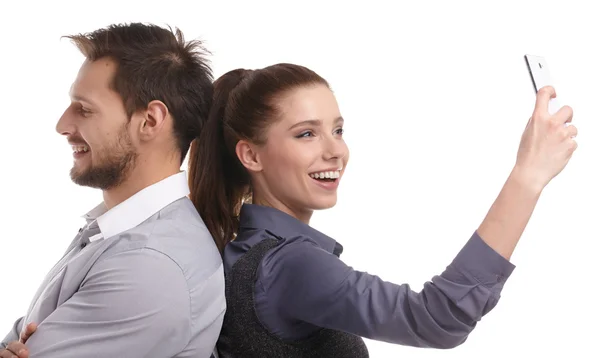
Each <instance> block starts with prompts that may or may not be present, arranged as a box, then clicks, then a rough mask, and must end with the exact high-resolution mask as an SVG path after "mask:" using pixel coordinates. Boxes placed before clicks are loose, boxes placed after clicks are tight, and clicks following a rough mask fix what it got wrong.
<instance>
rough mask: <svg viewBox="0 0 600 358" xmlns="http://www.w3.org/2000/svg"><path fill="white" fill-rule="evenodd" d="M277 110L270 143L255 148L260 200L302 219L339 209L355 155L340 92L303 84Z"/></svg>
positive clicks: (268, 137)
mask: <svg viewBox="0 0 600 358" xmlns="http://www.w3.org/2000/svg"><path fill="white" fill-rule="evenodd" d="M277 108H278V111H279V118H277V119H276V120H275V121H274V122H273V124H272V125H270V126H269V127H268V128H267V130H266V133H265V135H266V142H265V143H264V144H262V145H259V146H255V148H254V153H255V154H254V155H255V161H256V164H257V165H256V166H255V167H254V169H255V170H250V173H251V175H252V178H253V186H254V188H253V190H254V195H255V196H254V202H255V203H260V204H268V205H271V206H274V207H276V208H278V209H280V210H283V211H286V212H288V213H289V214H292V215H294V216H296V217H298V216H299V215H300V216H301V215H305V214H306V213H312V211H313V210H319V209H327V208H331V207H333V206H334V205H335V204H336V202H337V188H338V185H339V183H340V180H341V179H342V176H343V174H344V169H345V168H346V164H347V163H348V157H349V151H348V147H347V146H346V143H345V142H344V139H343V137H342V134H343V125H344V120H343V118H342V116H341V114H340V110H339V107H338V104H337V101H336V99H335V96H334V95H333V93H332V92H331V90H330V89H329V88H328V87H327V86H325V85H311V86H306V87H299V88H297V89H294V90H292V91H290V92H288V93H286V94H285V95H284V96H282V97H279V98H278V99H277ZM247 167H248V166H247ZM261 201H263V202H261ZM309 215H310V214H309Z"/></svg>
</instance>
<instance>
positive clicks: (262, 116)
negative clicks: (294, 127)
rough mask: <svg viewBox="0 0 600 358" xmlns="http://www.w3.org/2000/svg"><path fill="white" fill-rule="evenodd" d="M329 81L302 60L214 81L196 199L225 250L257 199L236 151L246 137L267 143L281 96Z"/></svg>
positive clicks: (192, 167)
mask: <svg viewBox="0 0 600 358" xmlns="http://www.w3.org/2000/svg"><path fill="white" fill-rule="evenodd" d="M312 84H323V85H326V86H328V84H327V82H326V81H325V80H324V79H323V78H321V77H320V76H319V75H317V74H316V73H314V72H313V71H311V70H309V69H307V68H305V67H302V66H298V65H292V64H278V65H273V66H270V67H266V68H264V69H261V70H256V71H251V70H244V69H237V70H233V71H230V72H228V73H226V74H224V75H223V76H221V77H220V78H219V79H217V80H216V81H215V82H214V92H213V102H212V107H211V110H210V112H209V115H208V122H207V123H206V124H205V126H204V128H203V129H202V131H201V133H200V136H199V137H198V138H196V139H195V140H194V141H193V142H192V144H191V148H190V157H189V170H188V174H189V185H190V192H191V194H190V198H191V200H192V202H193V203H194V206H195V207H196V210H198V213H199V214H200V216H201V217H202V219H203V220H204V223H205V224H206V226H207V227H208V230H209V231H210V233H211V235H212V236H213V238H214V240H215V242H216V244H217V247H218V248H219V251H221V252H223V249H224V247H225V245H226V244H227V243H228V242H229V241H231V240H233V239H234V237H235V234H236V233H237V230H238V228H239V213H240V208H241V206H242V204H243V202H244V201H246V200H249V199H251V197H252V192H251V182H250V175H249V174H248V172H247V171H246V169H245V168H244V167H243V165H242V164H241V162H240V161H239V159H238V158H237V155H236V153H235V147H236V145H237V142H238V141H239V140H241V139H245V140H249V141H252V142H254V143H257V144H260V143H263V142H264V141H265V140H266V138H265V137H264V132H265V129H266V128H267V127H268V125H269V124H270V123H272V121H273V120H274V119H275V118H277V114H278V108H277V105H276V103H275V102H276V98H277V97H276V96H277V95H281V94H282V93H283V92H284V91H288V90H292V89H294V88H296V87H300V86H305V85H312Z"/></svg>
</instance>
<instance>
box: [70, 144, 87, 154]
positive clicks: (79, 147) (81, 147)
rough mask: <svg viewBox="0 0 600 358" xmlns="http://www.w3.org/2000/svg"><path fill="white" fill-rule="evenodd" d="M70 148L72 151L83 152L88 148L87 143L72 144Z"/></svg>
mask: <svg viewBox="0 0 600 358" xmlns="http://www.w3.org/2000/svg"><path fill="white" fill-rule="evenodd" d="M71 148H72V149H73V152H74V153H81V152H84V153H85V152H87V151H89V150H90V148H88V146H87V145H72V146H71Z"/></svg>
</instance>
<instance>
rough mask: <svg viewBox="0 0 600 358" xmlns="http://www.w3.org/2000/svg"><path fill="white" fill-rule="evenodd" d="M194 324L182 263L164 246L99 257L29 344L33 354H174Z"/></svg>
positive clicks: (63, 356)
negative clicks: (171, 257) (159, 248)
mask: <svg viewBox="0 0 600 358" xmlns="http://www.w3.org/2000/svg"><path fill="white" fill-rule="evenodd" d="M190 325H191V322H190V296H189V290H188V287H187V283H186V281H185V278H184V276H183V273H182V271H181V269H180V267H179V266H178V265H177V264H176V263H175V262H174V261H172V260H171V259H170V258H169V257H167V256H166V255H164V254H162V253H160V252H157V251H154V250H151V249H139V250H131V251H126V252H121V253H118V254H115V255H113V256H110V257H107V258H104V259H101V260H100V261H98V262H97V263H96V264H95V265H94V266H93V267H92V269H91V270H90V272H89V274H88V275H87V277H86V279H85V280H84V282H83V283H82V286H81V288H80V290H79V291H78V292H77V293H75V294H74V295H73V297H71V298H70V299H69V300H67V301H66V302H65V303H64V304H62V305H61V306H59V307H58V308H57V309H56V310H55V311H54V312H53V313H52V314H50V316H48V317H47V318H46V319H45V320H44V321H43V322H41V323H40V324H39V326H38V329H37V331H36V332H35V333H34V334H33V335H32V336H31V337H30V338H29V340H28V341H27V347H28V348H29V351H30V357H33V358H35V357H44V358H58V357H61V358H69V357H73V358H75V357H89V356H91V355H93V356H99V357H116V356H127V357H131V358H136V357H172V356H175V355H176V354H177V353H179V352H181V351H182V350H183V349H184V348H185V347H186V345H187V344H188V342H189V340H190V335H191V328H190V327H191V326H190ZM212 348H213V347H207V352H206V356H209V355H210V350H212Z"/></svg>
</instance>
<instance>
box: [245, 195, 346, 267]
mask: <svg viewBox="0 0 600 358" xmlns="http://www.w3.org/2000/svg"><path fill="white" fill-rule="evenodd" d="M244 228H245V229H265V230H268V231H271V232H273V233H274V234H275V235H277V236H281V237H284V238H290V237H292V236H296V235H303V236H306V237H309V238H311V239H313V240H314V241H315V242H316V243H317V245H319V247H321V248H322V249H324V250H326V251H328V252H330V253H332V254H335V255H337V256H339V255H340V254H341V253H342V251H343V249H344V248H343V247H342V245H340V244H339V243H338V242H337V241H335V240H334V239H332V238H331V237H329V236H327V235H325V234H323V233H322V232H320V231H318V230H316V229H314V228H312V227H310V226H309V225H307V224H305V223H303V222H302V221H300V220H298V219H296V218H294V217H293V216H291V215H288V214H286V213H284V212H283V211H280V210H277V209H275V208H272V207H268V206H261V205H256V204H244V205H242V209H241V211H240V229H244Z"/></svg>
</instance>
